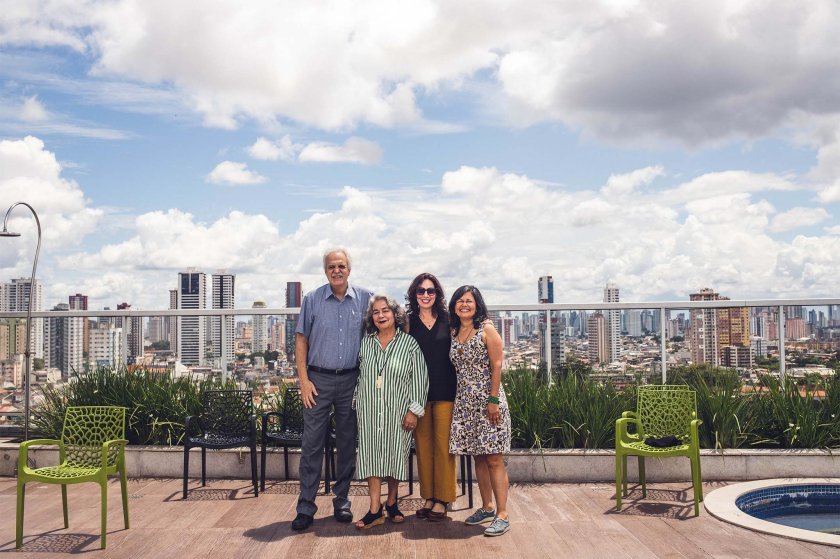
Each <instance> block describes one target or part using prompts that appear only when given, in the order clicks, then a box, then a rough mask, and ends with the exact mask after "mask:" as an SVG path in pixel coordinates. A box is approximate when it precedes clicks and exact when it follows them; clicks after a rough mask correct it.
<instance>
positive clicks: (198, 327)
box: [176, 268, 233, 365]
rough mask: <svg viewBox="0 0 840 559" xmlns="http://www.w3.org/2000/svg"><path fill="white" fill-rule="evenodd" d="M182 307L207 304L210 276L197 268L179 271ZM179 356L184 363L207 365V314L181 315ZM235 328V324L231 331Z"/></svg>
mask: <svg viewBox="0 0 840 559" xmlns="http://www.w3.org/2000/svg"><path fill="white" fill-rule="evenodd" d="M177 304H178V309H179V310H187V309H190V310H195V309H206V308H207V276H206V275H205V273H204V272H199V271H198V270H196V269H195V268H188V269H187V270H186V271H184V272H179V273H178V303H177ZM177 324H178V326H177V331H178V337H177V342H176V343H177V349H178V353H177V355H178V357H179V359H180V361H181V363H183V364H184V365H204V364H205V359H206V341H207V321H206V320H205V317H203V316H180V317H178V321H177ZM232 332H233V329H232V328H231V333H232Z"/></svg>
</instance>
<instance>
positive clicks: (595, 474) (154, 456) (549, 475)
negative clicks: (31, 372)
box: [0, 443, 840, 483]
mask: <svg viewBox="0 0 840 559" xmlns="http://www.w3.org/2000/svg"><path fill="white" fill-rule="evenodd" d="M257 453H258V454H259V449H258V451H257ZM17 458H18V445H17V443H0V476H14V475H15V470H16V468H17ZM29 458H30V466H32V467H42V466H47V465H50V464H57V463H58V450H57V449H55V448H54V447H48V446H36V447H30V449H29ZM257 459H259V456H257ZM266 460H267V462H266V479H281V478H283V477H284V471H283V451H282V449H270V450H269V453H268V456H267V457H266ZM126 461H127V463H128V464H127V467H128V472H129V474H130V475H131V477H164V478H166V477H170V478H179V477H181V475H182V474H183V468H184V451H183V447H177V446H175V447H170V446H129V447H127V449H126ZM299 461H300V452H299V450H298V449H289V477H290V478H291V479H297V475H298V463H299ZM506 462H507V466H508V474H509V476H510V480H511V481H512V482H533V483H550V482H568V483H581V482H614V481H615V452H613V451H611V450H581V449H569V450H565V449H564V450H544V451H537V450H513V451H511V452H510V454H508V455H507V459H506ZM701 465H702V469H703V479H704V480H705V481H751V480H756V479H767V478H786V477H797V476H801V475H803V474H807V475H808V476H809V477H840V452H836V453H832V452H831V451H829V450H726V451H723V452H719V451H712V450H703V451H701ZM645 466H646V473H647V478H648V480H649V481H651V482H656V481H661V482H671V481H689V480H690V479H691V470H690V466H689V462H688V459H685V458H663V459H659V458H648V459H647V461H646V462H645ZM627 467H628V470H629V471H628V475H629V477H630V479H631V480H635V479H637V461H636V460H634V459H633V458H632V457H631V458H630V459H629V460H628V461H627ZM200 475H201V451H200V450H199V449H193V450H192V451H191V454H190V477H191V478H195V477H199V476H200ZM207 475H208V477H212V478H235V479H247V478H250V477H251V462H250V456H249V451H248V449H247V448H243V449H231V450H208V451H207Z"/></svg>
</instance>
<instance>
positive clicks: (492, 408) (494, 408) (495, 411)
mask: <svg viewBox="0 0 840 559" xmlns="http://www.w3.org/2000/svg"><path fill="white" fill-rule="evenodd" d="M487 419H489V420H490V424H491V425H498V424H499V421H501V419H502V414H501V413H499V404H487Z"/></svg>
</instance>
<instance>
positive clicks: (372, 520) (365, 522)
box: [356, 505, 385, 530]
mask: <svg viewBox="0 0 840 559" xmlns="http://www.w3.org/2000/svg"><path fill="white" fill-rule="evenodd" d="M359 522H361V525H360V524H359ZM359 522H357V523H356V528H358V529H359V530H367V529H368V528H373V527H374V526H379V525H380V524H385V515H384V514H382V505H379V511H378V512H370V511H368V512H367V514H366V515H364V516H363V517H362V519H361V520H359Z"/></svg>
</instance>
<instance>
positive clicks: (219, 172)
mask: <svg viewBox="0 0 840 559" xmlns="http://www.w3.org/2000/svg"><path fill="white" fill-rule="evenodd" d="M206 180H207V182H210V183H213V184H230V185H236V186H238V185H245V184H260V183H264V182H265V181H266V180H267V179H266V178H265V177H263V176H262V175H260V174H259V173H255V172H253V171H251V170H250V169H248V165H246V164H245V163H237V162H235V161H222V162H221V163H219V164H218V165H216V167H215V168H214V169H213V170H212V171H211V172H210V174H209V175H207V179H206Z"/></svg>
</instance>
